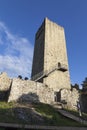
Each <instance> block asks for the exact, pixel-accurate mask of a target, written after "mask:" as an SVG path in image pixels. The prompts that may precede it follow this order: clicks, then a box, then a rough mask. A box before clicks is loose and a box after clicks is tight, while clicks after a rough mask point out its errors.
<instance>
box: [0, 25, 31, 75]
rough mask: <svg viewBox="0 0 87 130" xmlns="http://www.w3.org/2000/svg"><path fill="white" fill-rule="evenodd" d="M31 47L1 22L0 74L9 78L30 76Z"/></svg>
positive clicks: (26, 40)
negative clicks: (2, 73)
mask: <svg viewBox="0 0 87 130" xmlns="http://www.w3.org/2000/svg"><path fill="white" fill-rule="evenodd" d="M32 53H33V46H32V45H31V43H30V42H29V40H28V39H27V38H25V37H19V36H17V35H14V34H12V33H11V32H10V31H9V29H8V28H7V27H6V25H5V24H4V23H3V22H0V72H3V71H5V72H7V73H8V74H9V76H11V77H15V76H16V77H17V76H18V75H22V76H23V77H25V76H27V77H29V76H30V73H31V65H32Z"/></svg>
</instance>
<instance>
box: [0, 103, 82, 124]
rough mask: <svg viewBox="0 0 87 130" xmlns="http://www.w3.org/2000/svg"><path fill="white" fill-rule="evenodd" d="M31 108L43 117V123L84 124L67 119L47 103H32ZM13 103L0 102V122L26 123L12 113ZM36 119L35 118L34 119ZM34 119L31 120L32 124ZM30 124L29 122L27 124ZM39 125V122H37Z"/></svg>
mask: <svg viewBox="0 0 87 130" xmlns="http://www.w3.org/2000/svg"><path fill="white" fill-rule="evenodd" d="M32 106H33V109H34V110H35V111H36V112H38V113H39V114H40V115H41V117H42V118H43V119H44V125H52V126H84V125H82V124H80V123H78V122H76V121H73V120H71V119H68V118H66V117H64V116H62V115H61V114H59V113H58V112H57V111H56V110H55V109H54V108H53V107H52V106H50V105H47V104H42V103H38V104H32ZM14 107H15V103H6V102H0V122H5V123H22V124H28V122H26V121H25V120H22V119H19V118H18V116H17V115H16V114H15V113H14V111H13V108H14ZM25 112H27V114H28V113H30V111H28V109H27V111H26V110H25ZM34 120H36V119H34ZM34 122H35V121H32V123H31V124H32V125H33V123H34ZM29 125H30V124H29ZM36 125H39V122H38V124H36Z"/></svg>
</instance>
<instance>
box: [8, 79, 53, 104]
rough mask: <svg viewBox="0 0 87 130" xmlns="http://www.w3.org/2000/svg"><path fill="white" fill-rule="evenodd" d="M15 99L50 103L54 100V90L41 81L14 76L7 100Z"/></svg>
mask: <svg viewBox="0 0 87 130" xmlns="http://www.w3.org/2000/svg"><path fill="white" fill-rule="evenodd" d="M15 100H19V101H24V102H43V103H48V104H51V103H52V102H53V101H54V92H53V90H52V89H50V88H48V87H47V86H45V85H44V84H42V83H38V82H34V81H31V80H21V79H16V78H15V79H13V83H12V87H11V91H10V95H9V99H8V102H10V101H15Z"/></svg>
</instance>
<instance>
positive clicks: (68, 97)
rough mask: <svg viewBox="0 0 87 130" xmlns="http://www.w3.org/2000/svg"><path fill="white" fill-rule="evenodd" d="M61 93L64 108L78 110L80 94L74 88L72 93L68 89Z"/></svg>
mask: <svg viewBox="0 0 87 130" xmlns="http://www.w3.org/2000/svg"><path fill="white" fill-rule="evenodd" d="M60 93H61V102H62V103H63V107H64V108H67V109H74V110H77V102H78V101H79V92H78V91H77V90H76V89H75V88H74V89H73V90H72V91H71V90H68V89H62V90H61V92H60Z"/></svg>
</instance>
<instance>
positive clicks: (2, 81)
mask: <svg viewBox="0 0 87 130" xmlns="http://www.w3.org/2000/svg"><path fill="white" fill-rule="evenodd" d="M10 85H11V79H10V78H9V77H8V75H7V73H5V72H3V73H1V74H0V91H7V90H9V88H10Z"/></svg>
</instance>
